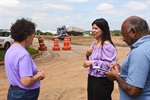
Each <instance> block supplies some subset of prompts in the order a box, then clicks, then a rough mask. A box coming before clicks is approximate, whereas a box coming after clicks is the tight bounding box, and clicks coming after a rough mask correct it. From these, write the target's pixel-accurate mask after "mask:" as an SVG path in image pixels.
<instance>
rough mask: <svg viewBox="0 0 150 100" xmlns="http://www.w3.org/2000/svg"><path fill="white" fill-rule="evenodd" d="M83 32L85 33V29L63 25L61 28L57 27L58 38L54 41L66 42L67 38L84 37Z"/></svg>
mask: <svg viewBox="0 0 150 100" xmlns="http://www.w3.org/2000/svg"><path fill="white" fill-rule="evenodd" d="M83 32H84V29H83V28H79V27H74V26H66V25H63V26H61V27H57V35H58V36H55V37H53V40H54V38H58V39H60V40H64V38H65V37H66V36H83ZM70 40H71V38H70Z"/></svg>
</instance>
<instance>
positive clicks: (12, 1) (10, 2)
mask: <svg viewBox="0 0 150 100" xmlns="http://www.w3.org/2000/svg"><path fill="white" fill-rule="evenodd" d="M19 3H20V1H19V0H1V2H0V6H7V7H13V6H16V5H18V4H19Z"/></svg>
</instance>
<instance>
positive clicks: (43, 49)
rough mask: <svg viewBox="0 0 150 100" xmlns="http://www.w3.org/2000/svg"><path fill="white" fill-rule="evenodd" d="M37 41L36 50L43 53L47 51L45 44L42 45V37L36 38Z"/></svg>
mask: <svg viewBox="0 0 150 100" xmlns="http://www.w3.org/2000/svg"><path fill="white" fill-rule="evenodd" d="M38 41H39V47H38V50H40V51H45V50H47V47H46V46H45V44H44V40H43V37H41V36H38Z"/></svg>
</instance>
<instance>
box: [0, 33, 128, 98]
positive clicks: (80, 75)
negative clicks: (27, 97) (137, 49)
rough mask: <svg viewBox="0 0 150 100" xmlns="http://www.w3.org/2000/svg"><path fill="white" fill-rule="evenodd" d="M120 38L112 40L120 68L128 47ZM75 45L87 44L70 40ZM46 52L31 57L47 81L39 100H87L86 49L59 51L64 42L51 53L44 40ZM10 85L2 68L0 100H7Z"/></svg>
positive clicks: (116, 94) (115, 94) (49, 43)
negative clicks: (74, 42)
mask: <svg viewBox="0 0 150 100" xmlns="http://www.w3.org/2000/svg"><path fill="white" fill-rule="evenodd" d="M121 38H122V37H115V36H113V37H112V39H113V42H114V44H115V45H116V48H117V58H118V63H120V64H121V62H122V61H123V59H124V58H125V57H126V55H127V54H128V52H129V50H130V49H129V47H128V46H126V45H125V43H124V42H122V40H121ZM72 41H78V42H82V41H83V42H90V43H91V41H92V40H91V41H84V40H82V39H81V40H79V39H77V40H73V39H72ZM44 43H45V45H46V46H47V50H45V51H41V52H40V53H39V54H38V55H36V57H34V61H35V64H36V65H37V67H38V69H43V70H44V71H45V73H46V78H45V79H44V80H42V81H41V87H40V95H39V99H38V100H87V76H88V74H87V70H88V69H87V68H83V66H82V65H83V62H84V61H85V60H86V57H85V53H86V50H87V49H88V47H89V46H83V45H73V44H71V50H62V47H63V41H60V42H59V46H60V50H59V51H53V50H52V47H53V41H52V40H44ZM38 46H39V44H38V39H37V38H35V39H34V42H33V44H32V47H34V48H38ZM8 88H9V83H8V80H7V77H6V73H5V69H4V66H3V65H2V66H0V100H7V91H8ZM112 100H119V90H118V84H117V83H116V82H115V88H114V91H113V94H112Z"/></svg>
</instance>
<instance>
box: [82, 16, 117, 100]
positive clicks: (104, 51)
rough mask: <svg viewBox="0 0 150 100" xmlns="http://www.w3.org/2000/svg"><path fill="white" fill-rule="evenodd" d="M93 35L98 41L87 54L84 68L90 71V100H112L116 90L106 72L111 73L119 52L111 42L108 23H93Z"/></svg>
mask: <svg viewBox="0 0 150 100" xmlns="http://www.w3.org/2000/svg"><path fill="white" fill-rule="evenodd" d="M92 35H93V37H94V38H95V39H96V40H95V41H94V42H93V43H92V44H91V46H90V47H89V49H88V50H87V52H86V57H87V60H86V61H85V62H84V64H83V67H84V68H89V70H88V87H87V88H88V89H87V91H88V100H111V94H112V91H113V89H114V83H113V81H110V80H109V79H108V78H107V77H106V75H105V74H104V72H105V71H109V65H110V63H111V62H113V61H116V54H117V50H116V48H115V46H114V44H113V42H112V40H111V36H110V30H109V25H108V22H107V21H106V20H105V19H103V18H100V19H96V20H95V21H94V22H93V23H92Z"/></svg>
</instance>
